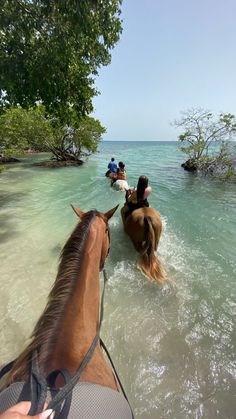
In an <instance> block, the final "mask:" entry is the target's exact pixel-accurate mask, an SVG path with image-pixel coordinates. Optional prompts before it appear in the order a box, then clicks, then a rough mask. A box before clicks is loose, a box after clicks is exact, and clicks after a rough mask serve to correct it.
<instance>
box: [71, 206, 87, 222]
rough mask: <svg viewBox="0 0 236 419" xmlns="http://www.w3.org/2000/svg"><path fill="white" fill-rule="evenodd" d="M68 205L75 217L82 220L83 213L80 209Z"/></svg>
mask: <svg viewBox="0 0 236 419" xmlns="http://www.w3.org/2000/svg"><path fill="white" fill-rule="evenodd" d="M70 205H71V208H72V209H73V210H74V211H75V213H76V215H78V217H79V218H80V219H82V218H83V216H84V214H85V212H83V211H82V210H81V209H80V208H75V207H74V206H73V205H72V204H70Z"/></svg>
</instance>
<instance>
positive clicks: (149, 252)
mask: <svg viewBox="0 0 236 419" xmlns="http://www.w3.org/2000/svg"><path fill="white" fill-rule="evenodd" d="M121 216H122V220H123V225H124V230H125V232H126V233H127V234H128V236H129V237H130V239H131V240H132V243H133V245H134V247H135V249H136V250H137V252H138V253H139V259H138V267H139V268H140V269H141V271H142V272H143V273H144V275H145V276H147V277H148V278H149V279H151V280H152V281H157V282H161V283H162V282H164V281H165V280H166V273H165V270H164V268H163V267H162V264H161V262H160V261H159V259H158V258H157V256H156V255H155V253H154V252H155V251H156V250H157V247H158V243H159V240H160V237H161V232H162V222H161V217H160V214H159V212H157V211H156V210H155V209H154V208H151V207H142V208H138V209H135V210H134V211H132V212H131V213H130V212H129V208H128V206H127V204H125V205H124V206H123V208H122V209H121Z"/></svg>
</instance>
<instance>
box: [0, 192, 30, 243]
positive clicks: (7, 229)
mask: <svg viewBox="0 0 236 419" xmlns="http://www.w3.org/2000/svg"><path fill="white" fill-rule="evenodd" d="M26 195H27V193H26V192H9V191H0V209H1V210H4V212H2V213H0V242H6V241H8V240H10V239H11V238H13V237H15V236H16V235H18V231H17V228H16V226H17V223H16V221H15V220H14V217H13V216H12V209H13V205H14V204H15V203H16V202H20V201H22V199H23V198H24V197H25V196H26ZM8 207H9V209H11V211H9V213H7V212H6V210H7V208H8ZM13 220H14V221H13Z"/></svg>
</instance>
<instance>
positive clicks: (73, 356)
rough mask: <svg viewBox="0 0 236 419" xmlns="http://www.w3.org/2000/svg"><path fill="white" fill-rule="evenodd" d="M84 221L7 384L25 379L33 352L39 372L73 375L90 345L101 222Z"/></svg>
mask: <svg viewBox="0 0 236 419" xmlns="http://www.w3.org/2000/svg"><path fill="white" fill-rule="evenodd" d="M88 221H89V222H90V224H89V231H88V234H87V238H86V239H85V243H84V244H83V245H82V247H81V248H79V251H78V255H77V256H76V257H75V261H74V267H73V269H72V268H71V266H70V265H71V264H70V263H68V260H69V261H70V258H72V255H70V250H69V251H68V252H67V250H66V246H68V248H69V249H70V247H71V244H72V243H75V242H76V234H77V231H78V232H79V231H80V230H79V229H75V231H74V232H73V233H72V235H71V237H70V239H69V240H68V242H67V244H66V246H65V248H64V250H63V255H62V261H61V264H60V267H59V273H58V276H57V279H56V281H55V284H54V287H53V289H52V291H51V293H50V296H49V301H48V304H47V306H46V308H45V310H44V313H43V314H42V316H41V317H40V318H39V320H38V322H37V325H36V327H35V329H34V332H33V337H32V340H31V343H30V344H29V345H28V346H27V347H26V349H25V350H24V351H23V352H22V353H21V355H20V356H19V357H18V358H17V361H16V363H15V365H14V367H13V369H12V371H11V373H10V374H9V377H8V381H7V385H8V384H10V383H11V382H13V381H17V380H21V379H27V378H28V374H29V370H30V365H31V357H32V355H33V353H35V351H37V353H38V355H39V364H40V368H41V371H42V372H45V373H47V372H49V371H51V370H53V369H57V368H67V369H69V371H71V372H72V373H73V372H74V371H75V369H76V368H77V367H78V365H79V364H80V363H81V362H82V359H83V357H84V355H85V353H86V351H87V349H88V346H89V345H90V344H91V340H92V339H93V337H94V335H95V333H96V328H97V324H98V321H99V300H100V285H99V268H100V259H101V254H102V243H103V240H101V237H102V236H101V235H100V234H101V225H102V223H103V222H104V221H102V220H101V218H100V217H94V218H93V217H91V220H90V219H89V220H88ZM79 228H80V227H79ZM86 228H87V227H86ZM99 235H100V236H99ZM68 253H69V255H68ZM64 265H65V266H64ZM67 265H68V266H67ZM78 266H79V269H78ZM68 285H70V287H69V286H68Z"/></svg>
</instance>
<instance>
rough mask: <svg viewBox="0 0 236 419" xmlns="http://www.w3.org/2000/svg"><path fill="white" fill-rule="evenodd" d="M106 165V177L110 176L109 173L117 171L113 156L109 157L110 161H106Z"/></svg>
mask: <svg viewBox="0 0 236 419" xmlns="http://www.w3.org/2000/svg"><path fill="white" fill-rule="evenodd" d="M107 167H108V171H107V172H106V176H107V177H110V176H109V175H110V174H111V173H117V164H116V162H115V159H114V157H112V158H111V161H110V163H108V166H107Z"/></svg>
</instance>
